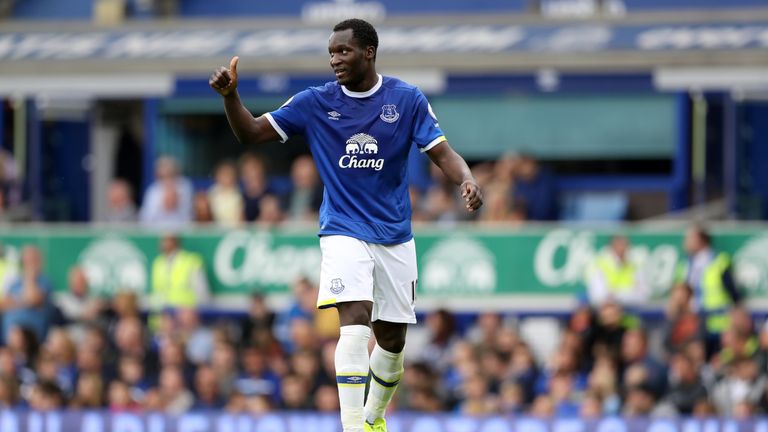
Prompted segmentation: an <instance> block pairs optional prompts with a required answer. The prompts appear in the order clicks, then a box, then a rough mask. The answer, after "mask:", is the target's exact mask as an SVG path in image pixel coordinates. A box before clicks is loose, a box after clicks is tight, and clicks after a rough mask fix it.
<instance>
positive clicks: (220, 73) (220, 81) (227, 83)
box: [208, 56, 240, 96]
mask: <svg viewBox="0 0 768 432" xmlns="http://www.w3.org/2000/svg"><path fill="white" fill-rule="evenodd" d="M239 60H240V57H238V56H234V57H232V60H231V61H230V62H229V69H227V68H225V67H224V66H221V67H219V68H218V69H216V70H215V71H214V72H213V74H211V77H210V78H209V79H208V84H209V85H210V86H211V88H213V89H214V90H216V92H217V93H218V94H220V95H222V96H228V95H230V94H231V93H233V92H234V91H235V89H236V88H237V62H238V61H239Z"/></svg>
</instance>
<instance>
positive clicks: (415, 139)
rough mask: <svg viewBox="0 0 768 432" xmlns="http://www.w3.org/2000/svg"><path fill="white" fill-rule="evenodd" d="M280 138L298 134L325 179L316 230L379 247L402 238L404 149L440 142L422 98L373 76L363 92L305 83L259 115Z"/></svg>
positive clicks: (405, 225)
mask: <svg viewBox="0 0 768 432" xmlns="http://www.w3.org/2000/svg"><path fill="white" fill-rule="evenodd" d="M265 116H266V117H267V119H268V120H269V122H270V123H271V124H272V127H274V128H275V130H276V131H277V133H278V134H280V137H281V138H282V140H283V141H285V140H287V139H288V138H289V137H291V136H292V135H297V134H298V135H303V136H304V137H305V139H306V140H307V142H308V143H309V147H310V150H311V151H312V156H313V157H314V159H315V164H317V169H318V172H319V173H320V178H322V180H323V183H324V184H325V191H324V193H323V204H322V206H321V207H320V235H333V234H339V235H346V236H351V237H355V238H358V239H360V240H364V241H368V242H371V243H379V244H397V243H403V242H406V241H408V240H410V239H411V238H412V237H413V233H412V231H411V201H410V199H409V195H408V176H407V165H408V153H409V150H410V148H411V146H412V145H413V144H416V145H417V146H418V147H419V149H420V150H421V151H422V152H424V151H427V150H429V149H430V148H432V147H434V146H435V145H437V144H439V143H441V142H443V141H445V136H444V135H443V132H442V131H441V130H440V127H439V125H438V123H437V119H436V117H435V115H434V113H433V112H432V109H431V107H430V106H429V103H428V102H427V98H426V97H424V94H423V93H421V91H420V90H419V89H418V88H416V87H414V86H412V85H409V84H406V83H405V82H403V81H400V80H398V79H396V78H391V77H382V76H381V75H379V81H378V83H377V84H376V85H375V86H374V87H373V88H372V89H370V90H369V91H367V92H353V91H350V90H348V89H347V88H345V87H344V86H340V85H339V84H338V83H337V82H335V81H334V82H329V83H326V84H325V85H324V86H319V87H311V88H309V89H307V90H304V91H302V92H300V93H298V94H296V95H295V96H293V97H292V98H291V99H289V100H288V102H286V103H285V104H284V105H283V106H282V107H280V108H279V109H277V110H276V111H273V112H271V113H268V114H266V115H265Z"/></svg>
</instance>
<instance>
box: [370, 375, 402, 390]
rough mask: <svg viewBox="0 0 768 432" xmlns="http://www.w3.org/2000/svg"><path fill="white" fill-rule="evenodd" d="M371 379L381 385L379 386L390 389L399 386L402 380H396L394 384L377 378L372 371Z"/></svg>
mask: <svg viewBox="0 0 768 432" xmlns="http://www.w3.org/2000/svg"><path fill="white" fill-rule="evenodd" d="M371 378H373V380H374V381H376V382H377V383H379V385H381V386H382V387H388V388H390V387H395V386H397V385H398V384H400V380H399V379H398V380H395V381H393V382H387V381H384V380H383V379H381V378H379V377H377V376H376V374H375V373H373V371H371Z"/></svg>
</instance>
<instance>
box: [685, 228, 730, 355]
mask: <svg viewBox="0 0 768 432" xmlns="http://www.w3.org/2000/svg"><path fill="white" fill-rule="evenodd" d="M683 248H684V249H685V252H686V253H687V254H688V262H687V263H686V265H685V266H684V267H683V268H681V269H680V271H679V273H680V274H679V279H680V281H681V282H685V283H687V284H688V286H690V287H691V288H692V289H693V299H694V307H695V308H696V310H697V311H698V312H699V313H700V314H702V316H703V317H704V322H705V323H704V325H705V328H706V331H707V352H708V354H711V353H713V352H715V351H717V349H718V348H719V347H718V345H719V343H718V342H719V335H720V333H722V331H723V330H725V329H726V328H728V325H729V318H728V310H729V308H730V307H732V306H733V305H735V304H738V303H739V302H740V301H741V297H742V295H741V293H740V291H739V290H738V289H737V287H736V284H735V282H734V280H733V274H732V270H731V259H730V257H729V256H728V254H726V253H724V252H721V253H715V250H714V249H713V248H712V240H711V237H710V235H709V233H707V232H706V231H705V230H704V229H703V228H701V227H698V226H694V227H691V228H689V229H688V231H687V232H686V233H685V239H684V242H683Z"/></svg>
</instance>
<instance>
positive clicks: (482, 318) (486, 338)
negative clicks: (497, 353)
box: [466, 311, 502, 349]
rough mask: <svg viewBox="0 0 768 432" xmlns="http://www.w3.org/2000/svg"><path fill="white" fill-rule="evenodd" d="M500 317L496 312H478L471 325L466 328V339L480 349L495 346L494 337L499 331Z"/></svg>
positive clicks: (500, 325)
mask: <svg viewBox="0 0 768 432" xmlns="http://www.w3.org/2000/svg"><path fill="white" fill-rule="evenodd" d="M501 327H502V318H501V315H500V314H498V313H497V312H489V311H484V312H480V313H479V314H478V316H477V320H476V321H475V323H474V324H473V325H472V327H470V328H469V330H467V333H466V339H467V340H468V341H470V342H472V343H473V344H475V345H477V346H478V348H480V349H488V348H495V344H496V337H497V335H498V333H499V332H500V331H501Z"/></svg>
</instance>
